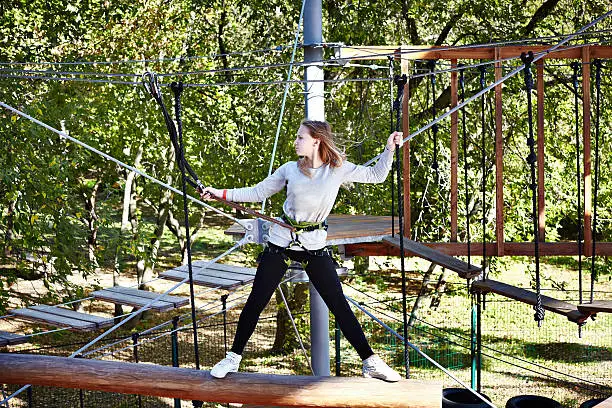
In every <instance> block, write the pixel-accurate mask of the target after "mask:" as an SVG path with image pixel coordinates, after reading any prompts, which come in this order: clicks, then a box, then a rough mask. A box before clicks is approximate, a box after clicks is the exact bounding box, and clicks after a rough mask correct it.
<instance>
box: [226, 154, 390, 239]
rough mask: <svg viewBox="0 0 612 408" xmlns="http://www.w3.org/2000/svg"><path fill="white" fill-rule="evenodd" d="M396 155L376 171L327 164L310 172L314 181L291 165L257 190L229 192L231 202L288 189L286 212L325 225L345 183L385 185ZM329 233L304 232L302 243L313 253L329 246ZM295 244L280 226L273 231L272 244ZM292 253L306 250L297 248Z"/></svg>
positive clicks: (383, 158)
mask: <svg viewBox="0 0 612 408" xmlns="http://www.w3.org/2000/svg"><path fill="white" fill-rule="evenodd" d="M392 162H393V152H392V151H390V150H388V149H386V148H385V150H384V152H383V153H382V155H381V156H380V158H379V159H378V161H377V162H376V164H375V165H374V166H372V167H365V166H361V165H357V164H354V163H351V162H349V161H344V162H343V164H342V166H340V167H338V168H332V167H331V166H329V165H327V164H325V165H322V166H321V167H318V168H316V169H310V171H311V174H312V177H311V178H309V177H307V176H306V175H304V174H303V173H302V172H301V171H300V169H299V168H298V166H297V162H294V161H292V162H287V163H285V164H283V165H282V166H281V167H279V168H278V169H277V170H276V171H275V172H274V173H273V174H271V175H270V176H268V177H267V178H266V179H265V180H263V181H261V182H260V183H258V184H257V185H256V186H254V187H244V188H235V189H230V190H227V199H228V200H230V201H236V202H261V201H263V200H264V199H266V198H268V197H270V196H272V195H273V194H275V193H277V192H279V191H280V190H282V189H283V187H285V185H286V186H287V199H286V200H285V203H284V204H283V211H284V212H285V214H287V216H289V217H290V218H292V219H294V220H296V221H298V222H322V221H324V220H325V219H326V218H327V216H328V215H329V213H330V212H331V210H332V208H333V206H334V203H335V201H336V197H337V195H338V190H339V189H340V185H341V184H342V183H347V182H355V183H382V182H383V181H384V180H385V179H386V178H387V175H388V174H389V170H390V169H391V164H392ZM326 239H327V231H325V230H322V229H319V230H315V231H309V232H302V233H300V234H299V240H300V242H301V243H302V245H304V247H306V248H308V249H309V250H316V249H320V248H323V247H324V246H325V240H326ZM291 241H292V236H291V231H289V230H288V229H287V228H284V227H282V226H280V225H277V224H272V227H271V228H270V242H272V243H273V244H275V245H278V246H281V247H287V246H288V245H289V244H290V243H291ZM291 249H296V250H299V249H302V248H299V247H297V246H294V247H292V248H291Z"/></svg>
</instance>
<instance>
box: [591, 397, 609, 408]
mask: <svg viewBox="0 0 612 408" xmlns="http://www.w3.org/2000/svg"><path fill="white" fill-rule="evenodd" d="M593 408H612V397H610V398H608V399H606V400H605V401H602V402H600V403H599V404H597V405H595V406H594V407H593Z"/></svg>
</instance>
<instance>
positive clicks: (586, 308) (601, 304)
mask: <svg viewBox="0 0 612 408" xmlns="http://www.w3.org/2000/svg"><path fill="white" fill-rule="evenodd" d="M577 307H578V310H580V311H581V312H583V313H598V312H602V313H612V300H594V301H593V303H583V304H581V305H578V306H577Z"/></svg>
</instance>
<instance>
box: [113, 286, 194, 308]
mask: <svg viewBox="0 0 612 408" xmlns="http://www.w3.org/2000/svg"><path fill="white" fill-rule="evenodd" d="M107 290H110V291H113V292H117V293H123V294H125V295H132V296H137V297H141V298H145V299H147V300H151V299H156V298H157V297H158V296H159V295H160V294H159V293H156V292H149V291H148V290H139V289H134V288H126V287H123V286H114V287H112V288H108V289H107ZM159 300H160V301H162V302H167V303H170V304H172V305H174V307H175V308H177V307H181V306H186V305H188V304H189V299H188V298H185V297H180V296H173V295H164V296H163V297H162V298H161V299H159Z"/></svg>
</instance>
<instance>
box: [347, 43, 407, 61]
mask: <svg viewBox="0 0 612 408" xmlns="http://www.w3.org/2000/svg"><path fill="white" fill-rule="evenodd" d="M399 48H400V47H399V46H385V45H382V46H380V45H373V46H372V45H370V46H355V47H340V56H339V57H338V59H340V60H344V59H348V60H352V59H367V60H383V59H384V60H387V59H388V57H389V56H391V55H396V54H397V51H398V49H399Z"/></svg>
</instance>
